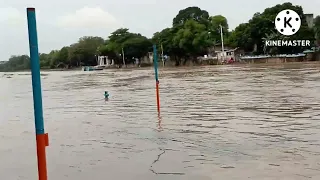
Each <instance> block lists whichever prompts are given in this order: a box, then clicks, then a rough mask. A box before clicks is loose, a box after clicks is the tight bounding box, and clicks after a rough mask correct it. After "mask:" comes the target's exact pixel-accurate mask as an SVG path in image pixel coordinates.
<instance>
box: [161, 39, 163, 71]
mask: <svg viewBox="0 0 320 180" xmlns="http://www.w3.org/2000/svg"><path fill="white" fill-rule="evenodd" d="M161 56H162V66H163V67H164V57H163V46H162V43H161Z"/></svg>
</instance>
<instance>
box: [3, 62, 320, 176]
mask: <svg viewBox="0 0 320 180" xmlns="http://www.w3.org/2000/svg"><path fill="white" fill-rule="evenodd" d="M42 74H43V75H42V89H43V105H44V120H45V129H46V132H48V133H49V139H50V146H49V147H47V161H48V176H49V179H51V180H106V179H110V180H111V179H114V180H128V179H130V180H220V179H221V180H235V179H236V180H247V179H254V180H304V179H315V180H319V179H320V65H319V64H306V65H303V64H299V63H298V64H282V65H277V66H266V65H254V66H211V67H193V68H181V69H165V70H161V69H160V72H159V76H160V77H159V78H160V96H161V97H160V100H161V116H160V117H158V114H157V108H156V97H155V88H154V87H155V80H154V72H153V69H151V68H150V69H138V70H105V71H96V72H82V71H73V72H42ZM8 77H11V78H8ZM105 90H106V91H109V94H110V99H109V101H105V100H104V91H105ZM0 94H1V96H0V179H3V180H35V179H37V161H36V148H35V147H36V145H35V135H34V134H35V133H34V131H35V130H34V119H33V101H32V87H31V76H30V73H23V72H20V73H12V74H10V73H6V74H4V73H3V74H0Z"/></svg>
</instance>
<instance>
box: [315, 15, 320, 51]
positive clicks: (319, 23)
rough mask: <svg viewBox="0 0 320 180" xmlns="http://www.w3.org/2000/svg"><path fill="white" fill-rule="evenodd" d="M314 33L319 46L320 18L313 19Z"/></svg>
mask: <svg viewBox="0 0 320 180" xmlns="http://www.w3.org/2000/svg"><path fill="white" fill-rule="evenodd" d="M314 32H315V36H316V40H317V44H318V45H320V16H317V17H316V18H315V19H314Z"/></svg>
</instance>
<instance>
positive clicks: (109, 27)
mask: <svg viewBox="0 0 320 180" xmlns="http://www.w3.org/2000/svg"><path fill="white" fill-rule="evenodd" d="M283 2H286V0H268V1H262V0H246V1H235V0H224V1H218V0H170V1H169V0H134V1H130V0H117V1H114V0H113V1H111V0H104V1H101V0H90V1H87V0H77V1H76V0H68V1H66V0H55V1H42V0H28V1H22V0H10V1H7V0H0V32H1V33H0V47H1V48H0V60H7V59H8V58H9V57H10V55H14V54H28V35H27V24H26V12H25V11H26V10H25V9H26V7H35V8H36V11H37V21H38V36H39V50H40V51H41V52H49V51H50V50H52V49H60V48H61V47H63V46H66V45H70V44H72V43H74V42H76V41H77V39H78V38H79V37H81V36H85V35H88V36H90V35H94V36H101V37H104V38H106V37H107V36H108V35H109V33H110V32H112V31H114V30H115V29H117V28H119V27H127V28H129V29H130V30H131V31H133V32H140V33H142V34H143V35H145V36H147V37H151V36H152V34H153V33H154V32H156V31H159V30H161V29H163V28H165V27H169V26H171V23H172V18H173V17H174V16H175V15H176V14H177V13H178V11H179V10H180V9H183V8H186V7H188V6H198V7H200V8H202V9H205V10H207V11H208V12H209V13H210V15H217V14H222V15H224V16H225V17H227V19H228V21H229V25H230V28H232V29H233V28H235V27H236V26H237V25H238V24H240V23H243V22H247V21H248V20H249V19H250V18H251V17H252V15H253V14H254V13H255V12H261V11H263V10H264V9H265V8H267V7H271V6H274V5H276V4H279V3H283ZM290 2H292V3H293V4H298V5H301V6H302V7H303V8H304V11H305V13H316V12H318V7H320V1H319V0H308V1H306V0H291V1H290ZM315 15H317V14H315Z"/></svg>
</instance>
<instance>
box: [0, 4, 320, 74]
mask: <svg viewBox="0 0 320 180" xmlns="http://www.w3.org/2000/svg"><path fill="white" fill-rule="evenodd" d="M284 9H292V10H295V11H296V12H297V13H298V14H300V15H301V16H302V17H301V19H302V26H301V28H300V30H299V31H298V32H297V33H296V34H295V35H293V36H289V37H285V36H282V35H281V34H280V33H278V32H277V31H276V30H275V28H274V23H273V22H274V19H275V17H276V15H277V14H278V12H280V11H281V10H284ZM314 21H315V25H314V28H309V27H308V26H307V22H306V17H305V15H304V12H303V9H302V7H301V6H298V5H293V4H292V3H284V4H278V5H276V6H274V7H271V8H266V9H265V10H264V12H262V13H259V12H258V13H255V14H254V15H253V17H252V18H251V19H250V20H249V21H248V22H247V23H242V24H240V25H238V27H236V28H235V29H234V30H233V31H229V27H228V21H227V19H226V18H225V17H224V16H222V15H215V16H210V15H209V13H208V12H207V11H206V10H203V9H200V8H198V7H188V8H186V9H183V10H180V11H179V13H178V14H177V15H176V17H174V18H173V23H172V27H168V28H165V29H163V30H162V31H160V32H156V33H154V35H153V37H152V38H151V39H148V38H147V37H145V36H143V35H141V34H139V33H133V32H130V31H129V29H126V28H120V29H118V30H116V31H114V32H112V33H111V34H110V36H109V37H108V38H107V39H106V40H105V39H103V38H102V37H92V36H85V37H82V38H80V39H79V40H78V42H76V43H74V44H72V45H70V46H65V47H63V48H61V49H60V50H52V51H51V52H50V53H49V54H46V53H40V65H41V68H42V69H46V68H47V69H55V68H74V67H79V66H81V65H96V63H97V61H96V56H97V55H104V56H108V57H109V58H110V59H114V60H115V64H122V57H121V54H122V50H123V51H124V52H125V53H124V54H125V59H126V64H129V63H133V61H134V60H133V57H134V58H142V57H143V56H145V55H146V54H147V53H148V52H151V51H152V44H156V45H158V47H160V46H161V45H162V46H163V50H164V54H166V55H169V56H170V57H171V58H172V59H174V60H175V62H176V65H177V66H178V65H181V64H183V63H186V61H187V60H195V58H196V57H197V56H202V55H204V54H207V53H208V50H209V47H212V46H220V44H221V38H220V25H221V26H222V29H223V36H224V43H225V44H226V45H228V46H232V47H240V48H242V49H243V50H245V51H246V52H252V54H276V53H288V54H289V53H299V52H302V51H303V50H304V49H301V47H273V48H267V47H265V46H264V40H265V39H268V40H272V39H309V40H312V42H313V41H314V40H317V41H318V42H320V16H317V17H316V18H315V19H314ZM158 50H159V51H160V48H158ZM182 60H184V61H182ZM29 68H30V59H29V56H28V55H19V56H12V57H11V58H10V59H9V61H8V62H7V63H5V64H1V65H0V71H17V70H24V69H29Z"/></svg>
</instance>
